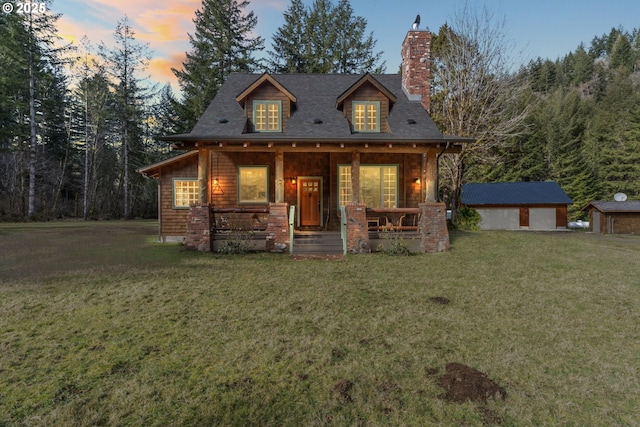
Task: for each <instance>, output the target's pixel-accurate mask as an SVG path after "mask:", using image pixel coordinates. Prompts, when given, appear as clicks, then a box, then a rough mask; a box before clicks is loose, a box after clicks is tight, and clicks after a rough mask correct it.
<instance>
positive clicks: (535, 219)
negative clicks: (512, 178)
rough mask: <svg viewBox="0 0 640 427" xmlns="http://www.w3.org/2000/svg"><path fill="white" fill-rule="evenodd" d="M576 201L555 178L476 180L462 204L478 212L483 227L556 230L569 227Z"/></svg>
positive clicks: (464, 193)
mask: <svg viewBox="0 0 640 427" xmlns="http://www.w3.org/2000/svg"><path fill="white" fill-rule="evenodd" d="M571 203H573V200H571V198H570V197H569V196H567V193H565V192H564V191H563V190H562V188H560V186H559V185H558V184H557V183H556V182H552V181H545V182H530V181H529V182H495V183H483V184H480V183H472V184H465V185H464V186H463V187H462V204H463V205H466V206H469V207H472V208H474V209H476V210H477V211H478V213H479V214H480V217H481V218H482V219H481V221H480V224H479V225H480V229H481V230H520V229H530V230H556V229H558V228H566V227H567V205H568V204H571Z"/></svg>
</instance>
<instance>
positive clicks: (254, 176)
mask: <svg viewBox="0 0 640 427" xmlns="http://www.w3.org/2000/svg"><path fill="white" fill-rule="evenodd" d="M268 202H269V167H268V166H238V203H268Z"/></svg>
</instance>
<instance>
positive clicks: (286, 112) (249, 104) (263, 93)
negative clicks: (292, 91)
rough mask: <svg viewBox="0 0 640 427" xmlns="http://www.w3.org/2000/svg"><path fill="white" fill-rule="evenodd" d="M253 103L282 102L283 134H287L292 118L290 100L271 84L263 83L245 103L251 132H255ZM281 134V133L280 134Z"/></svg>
mask: <svg viewBox="0 0 640 427" xmlns="http://www.w3.org/2000/svg"><path fill="white" fill-rule="evenodd" d="M253 101H281V102H282V112H281V114H282V116H281V117H282V132H285V130H286V126H287V119H288V118H289V117H290V116H291V103H290V102H289V98H288V97H287V96H286V95H285V94H284V93H282V92H280V91H279V90H278V89H277V88H276V87H274V86H273V85H272V84H270V83H263V84H262V85H260V87H259V88H257V89H256V90H255V91H253V92H252V93H251V94H250V95H249V96H247V98H246V99H245V101H244V111H245V115H246V117H247V120H248V123H249V132H254V131H255V130H254V125H253ZM278 133H279V132H278Z"/></svg>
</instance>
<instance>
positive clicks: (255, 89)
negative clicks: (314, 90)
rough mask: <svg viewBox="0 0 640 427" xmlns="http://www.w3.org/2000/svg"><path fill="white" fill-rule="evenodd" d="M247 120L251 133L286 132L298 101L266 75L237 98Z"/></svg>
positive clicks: (248, 130) (247, 128)
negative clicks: (288, 121) (287, 123)
mask: <svg viewBox="0 0 640 427" xmlns="http://www.w3.org/2000/svg"><path fill="white" fill-rule="evenodd" d="M236 101H238V102H239V103H240V105H241V106H242V108H243V109H244V113H245V117H246V118H247V126H246V130H247V132H249V133H255V132H257V133H260V132H284V129H285V127H286V122H287V119H288V118H289V117H291V111H292V110H293V109H294V108H295V104H296V102H297V99H296V97H295V95H293V94H292V93H291V92H290V91H289V90H287V88H285V87H284V86H282V85H281V84H280V83H279V82H278V81H277V80H276V79H274V78H273V77H272V76H270V75H269V74H268V73H264V74H263V75H262V76H260V77H259V78H258V79H257V80H256V81H255V82H253V83H252V84H251V85H250V86H249V87H247V88H246V89H245V90H244V91H242V93H241V94H240V95H238V96H237V97H236Z"/></svg>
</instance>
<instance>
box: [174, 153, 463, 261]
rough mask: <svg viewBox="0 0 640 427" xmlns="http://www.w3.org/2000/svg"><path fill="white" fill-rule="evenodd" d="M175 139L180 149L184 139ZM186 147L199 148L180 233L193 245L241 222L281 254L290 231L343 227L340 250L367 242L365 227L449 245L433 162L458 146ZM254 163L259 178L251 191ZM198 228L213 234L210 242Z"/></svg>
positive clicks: (436, 246) (366, 247) (365, 246)
mask: <svg viewBox="0 0 640 427" xmlns="http://www.w3.org/2000/svg"><path fill="white" fill-rule="evenodd" d="M180 144H182V146H181V147H180V148H183V149H184V148H185V147H184V140H183V141H181V143H180ZM192 147H193V148H192V149H196V150H197V151H198V156H197V158H198V162H197V164H198V167H197V172H198V179H197V191H198V202H197V203H196V204H195V205H194V206H192V207H191V209H192V211H193V212H192V213H190V219H189V226H188V230H187V238H186V242H185V243H186V245H187V246H188V247H190V248H192V249H198V248H199V249H203V248H204V250H206V249H207V248H209V250H213V243H212V242H213V241H215V239H216V238H220V236H215V234H219V233H222V232H225V230H229V229H233V228H247V229H252V230H254V231H256V232H258V231H259V232H260V233H259V234H256V235H258V236H264V237H261V238H263V239H264V247H265V250H267V251H272V252H283V253H287V252H290V251H291V245H292V244H293V242H294V240H293V239H294V236H295V233H296V232H301V231H314V232H320V231H333V232H336V231H340V230H341V229H342V226H344V229H345V230H344V241H345V242H344V243H345V250H346V252H348V253H364V252H370V251H372V250H375V247H372V245H371V244H370V242H369V241H370V238H369V233H375V232H381V231H393V232H402V231H404V232H414V233H417V234H418V235H420V236H422V235H423V234H424V237H425V238H428V239H430V240H434V236H436V235H437V236H438V237H437V238H435V240H437V242H435V243H433V244H432V245H431V246H433V247H427V246H429V245H428V244H426V243H425V245H426V246H425V245H421V248H423V250H421V251H423V252H439V251H442V250H448V232H447V231H446V208H445V206H444V204H442V203H439V202H438V201H437V173H438V166H437V165H438V158H439V156H440V155H441V154H443V153H446V152H452V151H455V150H457V149H459V145H457V144H455V143H452V142H446V143H442V140H440V142H439V143H432V144H425V141H421V144H420V143H418V142H412V143H405V144H398V143H388V142H382V143H381V142H363V143H358V144H353V143H351V144H346V143H344V142H337V141H336V142H334V143H327V142H326V141H323V142H318V141H303V142H301V141H293V142H284V143H282V142H279V143H277V142H274V141H266V142H264V143H260V144H258V143H256V142H255V141H252V142H247V141H245V142H241V141H226V142H219V141H194V142H193V145H192ZM245 172H246V173H245ZM254 172H255V173H256V175H257V176H260V177H263V178H265V179H266V180H265V184H264V185H265V187H264V188H258V189H257V192H256V191H255V190H256V188H253V187H256V185H257V184H256V183H255V182H252V181H251V179H252V178H250V173H254ZM260 179H262V178H260ZM365 180H366V182H363V181H365ZM372 182H373V183H374V184H371V183H372ZM376 182H377V183H379V188H374V187H375V185H376ZM249 187H252V188H251V189H250V188H249ZM252 191H253V193H252ZM291 208H292V209H291ZM342 208H344V209H342ZM194 209H195V210H194ZM196 211H197V212H196ZM204 211H206V212H207V213H208V215H209V218H204V217H203V212H204ZM342 212H344V214H343V213H342ZM343 215H346V216H345V217H343ZM436 219H437V220H438V222H439V223H440V225H438V226H437V227H436V228H437V230H436V231H437V233H435V234H434V230H435V229H434V227H433V224H432V221H433V220H436ZM203 223H204V224H207V225H208V226H207V227H204V228H203V227H202V225H203ZM205 229H206V230H205ZM429 230H431V231H429ZM204 234H211V235H212V236H211V237H209V238H208V239H205V240H208V242H207V241H202V238H203V235H204ZM421 239H422V237H421ZM445 241H446V242H445Z"/></svg>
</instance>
